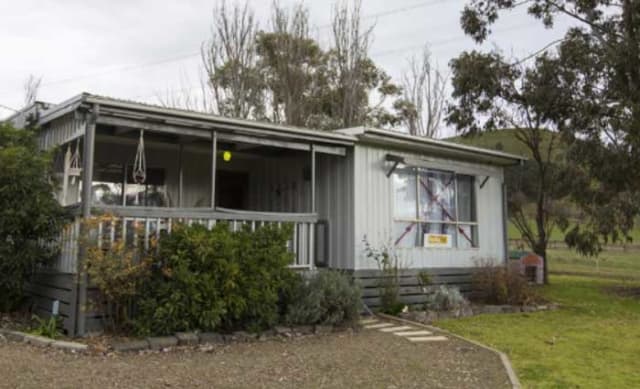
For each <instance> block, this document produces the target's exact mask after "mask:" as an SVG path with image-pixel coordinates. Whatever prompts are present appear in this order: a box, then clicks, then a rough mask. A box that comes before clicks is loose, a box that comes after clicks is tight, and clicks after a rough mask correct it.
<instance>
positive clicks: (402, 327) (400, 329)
mask: <svg viewBox="0 0 640 389" xmlns="http://www.w3.org/2000/svg"><path fill="white" fill-rule="evenodd" d="M411 329H413V328H412V327H408V326H399V327H387V328H381V329H380V331H382V332H396V331H406V330H411Z"/></svg>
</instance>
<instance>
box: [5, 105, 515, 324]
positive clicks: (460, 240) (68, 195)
mask: <svg viewBox="0 0 640 389" xmlns="http://www.w3.org/2000/svg"><path fill="white" fill-rule="evenodd" d="M11 120H13V121H14V122H15V123H17V124H24V123H31V124H33V125H35V126H37V127H38V128H39V129H40V132H39V134H40V138H39V141H40V146H41V147H42V148H43V149H53V148H55V149H56V150H57V151H56V158H55V169H54V170H55V174H56V176H57V177H58V179H59V182H60V183H61V185H60V190H59V192H58V193H57V194H56V196H57V198H58V199H59V201H60V202H61V203H62V204H63V205H65V206H68V207H70V208H71V209H72V210H73V212H74V215H75V217H76V219H75V222H73V223H72V224H71V225H70V226H69V227H68V228H67V229H66V230H65V231H64V232H63V234H62V236H61V244H62V250H61V254H60V256H59V258H58V259H57V261H56V262H55V263H54V264H53V265H52V266H51V268H50V269H47V271H43V272H42V273H41V274H38V276H37V277H36V278H35V280H34V282H33V283H32V284H31V286H30V291H31V293H32V295H33V296H34V301H35V303H36V306H37V308H38V309H39V310H40V311H41V312H43V313H46V312H50V310H51V306H52V302H53V301H55V300H58V301H59V306H60V314H61V315H62V316H63V317H64V323H65V328H66V329H67V330H68V331H69V332H70V333H73V334H80V335H82V334H85V333H86V332H89V331H92V330H95V329H97V328H99V327H100V326H101V321H100V317H99V313H97V312H93V313H92V312H91V311H90V310H85V309H80V307H84V306H86V302H87V301H88V299H90V296H91V293H92V290H91V288H90V286H87V280H86V275H85V274H84V272H82V271H80V269H82V260H83V258H82V253H81V252H80V247H79V245H78V235H79V228H80V220H81V219H82V218H88V217H90V216H91V215H93V214H98V213H104V212H108V213H110V214H113V215H116V216H117V217H118V220H117V221H115V222H111V223H100V225H99V227H98V230H99V231H98V232H99V233H98V244H107V243H108V241H113V240H114V239H118V237H125V239H127V240H128V241H137V239H136V238H142V239H141V242H143V244H145V245H148V244H149V241H150V239H153V238H154V237H159V236H160V233H161V231H167V232H170V231H171V228H172V225H174V224H175V223H177V222H183V223H203V224H205V225H208V226H211V225H213V224H214V223H216V222H219V221H226V222H228V223H229V225H230V226H231V228H238V227H239V226H240V225H241V224H249V225H250V226H251V228H258V227H259V226H260V225H262V224H264V223H293V224H294V226H295V228H294V232H293V236H292V237H291V241H290V249H291V250H292V252H293V253H294V254H295V255H294V261H293V263H292V264H291V266H292V267H294V268H297V269H308V270H312V269H314V268H316V267H328V268H332V269H342V270H345V271H349V272H351V273H352V274H353V275H354V277H355V278H357V279H360V281H361V282H362V284H363V286H364V299H365V302H366V303H367V304H369V305H373V306H375V304H376V303H377V301H378V296H377V293H378V292H377V288H376V287H375V286H376V285H377V281H378V278H379V276H380V272H379V271H378V268H377V264H376V262H375V261H373V260H372V259H371V258H369V257H367V256H366V254H365V251H364V247H365V240H366V242H367V243H368V244H369V245H371V247H375V248H381V247H387V248H388V249H389V250H392V251H393V252H394V253H396V254H397V257H398V259H399V262H400V264H401V265H402V268H403V269H404V270H403V272H402V274H401V276H402V277H403V278H402V285H403V286H404V287H403V288H402V289H401V292H402V294H403V298H404V299H405V301H407V302H408V303H413V302H418V301H419V300H420V299H421V298H423V296H422V295H421V294H420V290H419V288H418V285H417V283H416V278H417V277H416V274H417V272H418V271H420V270H423V269H427V270H428V271H429V272H430V273H431V274H432V275H433V276H434V277H435V278H436V279H437V282H441V283H453V284H457V285H460V286H461V287H463V288H464V287H465V286H466V287H468V285H469V278H470V272H471V269H472V268H473V266H474V265H475V264H476V261H478V260H480V259H484V260H491V261H494V262H496V263H503V262H505V261H506V260H507V257H508V256H507V239H506V222H505V220H506V208H505V186H504V180H503V169H504V167H506V166H510V165H514V164H518V163H520V162H521V161H522V158H521V157H519V156H514V155H510V154H506V153H503V152H499V151H493V150H485V149H480V148H474V147H469V146H464V145H460V144H455V143H449V142H445V141H439V140H434V139H426V138H419V137H414V136H409V135H406V134H402V133H398V132H390V131H384V130H379V129H373V128H365V127H359V128H349V129H344V130H337V131H316V130H311V129H302V128H294V127H289V126H282V125H275V124H270V123H260V122H255V121H249V120H238V119H230V118H223V117H219V116H214V115H210V114H204V113H198V112H190V111H185V110H179V109H170V108H163V107H158V106H153V105H147V104H141V103H137V102H130V101H124V100H119V99H113V98H108V97H102V96H96V95H91V94H87V93H84V94H81V95H78V96H76V97H73V98H71V99H69V100H67V101H65V102H63V103H60V104H56V105H52V104H44V103H36V104H35V105H34V106H32V107H30V108H28V109H25V110H23V111H22V112H21V113H19V114H16V115H14V117H12V118H11ZM134 225H138V226H143V230H142V231H143V234H144V235H143V236H142V237H139V236H138V237H136V236H134V235H135V234H138V232H137V231H138V229H136V228H134Z"/></svg>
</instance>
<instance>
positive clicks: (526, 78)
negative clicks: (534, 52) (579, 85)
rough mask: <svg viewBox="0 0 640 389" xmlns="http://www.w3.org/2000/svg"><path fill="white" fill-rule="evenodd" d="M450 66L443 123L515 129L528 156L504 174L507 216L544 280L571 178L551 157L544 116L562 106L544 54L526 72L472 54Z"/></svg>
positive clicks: (494, 57)
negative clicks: (532, 254) (450, 88)
mask: <svg viewBox="0 0 640 389" xmlns="http://www.w3.org/2000/svg"><path fill="white" fill-rule="evenodd" d="M451 68H452V71H453V77H452V86H453V94H452V97H453V99H454V100H453V103H452V104H451V105H450V106H449V112H448V117H447V121H448V122H449V123H450V124H453V125H455V126H456V129H457V130H458V131H461V132H463V133H465V134H471V135H473V134H477V133H479V132H482V131H492V130H497V129H500V128H505V127H509V128H514V129H515V130H514V131H515V138H516V139H517V140H518V142H520V143H521V144H522V145H523V146H524V147H525V148H526V150H527V151H528V152H529V156H530V157H531V162H528V163H527V164H526V165H525V166H524V168H522V169H518V170H517V171H515V172H514V171H513V170H512V171H510V172H509V173H511V174H508V175H507V179H508V180H509V178H510V180H509V181H510V182H511V185H512V188H511V191H510V196H509V217H510V219H511V221H512V222H513V224H514V225H515V226H516V228H518V230H519V231H520V233H521V235H522V237H523V239H524V240H525V242H526V243H527V244H528V245H529V247H530V248H531V250H533V251H534V252H535V253H536V254H538V255H540V256H541V257H543V258H544V261H545V266H544V270H545V277H544V279H545V282H547V263H546V261H547V258H546V257H547V246H548V244H549V238H550V237H551V233H552V231H553V229H554V228H556V227H560V228H561V229H563V230H564V229H566V228H567V217H566V216H567V215H566V212H565V211H566V207H564V206H562V205H561V203H560V202H561V201H562V200H563V199H564V198H566V197H567V196H568V195H569V193H570V189H571V183H572V182H575V178H576V177H574V176H573V175H572V174H571V172H570V165H567V164H564V163H562V162H563V161H562V160H561V159H559V158H556V157H557V147H558V145H559V143H560V139H559V138H560V135H559V133H558V128H557V123H556V121H555V120H554V118H553V117H550V116H549V115H547V113H548V112H549V111H550V109H551V108H550V107H552V106H554V105H559V104H561V103H562V101H561V96H558V95H557V94H556V93H555V92H556V90H555V88H554V87H553V83H554V74H555V73H554V68H553V66H552V64H551V62H549V60H548V58H547V57H546V56H541V57H540V58H537V59H536V62H535V67H528V68H527V67H520V66H517V65H514V64H512V63H509V62H508V61H507V60H506V59H505V58H503V56H502V55H500V54H499V53H496V52H492V53H487V54H484V53H479V52H477V51H473V52H464V53H462V54H461V55H460V56H459V57H458V58H456V59H454V60H452V61H451ZM514 173H515V177H514ZM530 204H533V212H531V213H532V214H533V218H531V217H530V212H529V209H528V207H529V205H530ZM531 219H533V223H532V222H531Z"/></svg>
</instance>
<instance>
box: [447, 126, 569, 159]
mask: <svg viewBox="0 0 640 389" xmlns="http://www.w3.org/2000/svg"><path fill="white" fill-rule="evenodd" d="M542 134H543V135H542V138H543V141H542V145H543V147H546V146H547V145H548V144H549V140H550V139H551V131H546V130H543V133H542ZM445 140H447V141H450V142H455V143H461V144H465V145H468V146H475V147H482V148H485V149H492V150H500V151H504V152H507V153H511V154H517V155H522V156H525V157H528V158H530V157H531V152H530V151H529V149H528V148H527V147H526V146H525V145H524V144H522V142H520V141H519V140H518V139H517V138H516V130H515V129H505V130H498V131H491V132H484V133H481V134H478V135H461V136H455V137H452V138H448V139H445ZM565 151H566V146H565V145H564V144H562V143H559V144H558V146H557V147H556V148H555V152H554V156H560V155H561V154H564V152H565Z"/></svg>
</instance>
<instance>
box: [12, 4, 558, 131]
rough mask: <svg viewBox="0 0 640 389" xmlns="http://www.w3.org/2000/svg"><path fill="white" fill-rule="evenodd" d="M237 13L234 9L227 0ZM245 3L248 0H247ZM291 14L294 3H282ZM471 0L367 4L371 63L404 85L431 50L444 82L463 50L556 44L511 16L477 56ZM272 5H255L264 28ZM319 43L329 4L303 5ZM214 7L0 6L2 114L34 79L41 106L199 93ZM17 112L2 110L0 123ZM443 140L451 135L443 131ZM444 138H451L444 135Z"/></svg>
mask: <svg viewBox="0 0 640 389" xmlns="http://www.w3.org/2000/svg"><path fill="white" fill-rule="evenodd" d="M228 1H230V2H231V3H233V2H234V1H233V0H228ZM241 1H242V2H244V0H241ZM280 2H281V4H283V5H289V4H294V3H295V0H280ZM465 2H466V1H465V0H422V1H420V0H394V1H389V0H386V1H385V0H363V1H362V16H363V21H364V23H365V24H366V25H373V26H374V40H373V44H372V47H371V50H370V56H371V57H372V58H373V59H374V61H375V62H376V63H377V64H378V65H379V66H381V67H382V68H384V69H385V70H386V71H387V73H388V74H389V75H391V76H392V77H393V78H394V79H395V80H397V81H399V80H400V77H401V75H402V73H403V72H404V71H405V69H406V68H407V61H408V59H409V58H410V57H411V56H416V55H419V54H420V53H421V51H422V50H423V47H424V46H425V45H427V46H428V47H429V49H430V51H431V53H432V59H433V61H434V62H436V63H437V64H438V66H439V67H440V68H441V70H442V71H443V72H447V64H448V63H449V61H450V60H451V59H452V58H455V57H456V56H458V55H459V54H460V53H461V52H463V51H465V50H472V49H474V48H475V49H482V50H490V49H492V48H499V49H500V50H502V51H503V52H504V53H505V54H507V55H512V56H513V57H516V58H518V57H524V56H526V55H528V54H530V53H533V52H535V51H537V50H539V49H541V48H542V47H544V46H545V45H546V44H547V43H549V42H551V41H553V40H555V39H558V38H560V37H561V36H562V35H563V32H564V31H565V29H566V26H568V21H564V20H559V21H558V23H557V24H556V27H555V28H554V29H553V30H547V29H545V28H544V27H542V25H541V23H540V22H538V21H536V20H534V19H532V18H531V17H530V16H528V15H527V14H526V13H525V12H524V10H522V11H514V12H512V13H510V14H508V15H507V16H506V17H504V18H502V20H500V21H499V22H498V23H497V24H496V25H495V26H494V34H493V35H492V37H491V39H490V40H489V41H488V42H486V43H484V44H483V45H482V46H477V45H476V44H474V42H473V41H472V40H471V38H469V37H467V36H465V35H464V34H463V32H462V30H461V28H460V24H459V17H460V12H461V10H462V9H463V7H464V4H465ZM271 3H272V2H271V0H249V4H250V6H251V7H252V8H253V10H254V12H255V15H256V19H257V20H258V21H259V23H260V25H261V26H263V27H265V28H266V27H267V26H268V18H269V15H270V5H271ZM304 3H305V4H306V5H307V7H308V8H309V12H310V18H311V22H312V24H313V26H314V27H315V28H314V32H313V34H314V36H315V37H316V38H317V39H318V40H319V41H320V42H321V43H322V44H327V43H328V42H329V34H330V30H329V29H328V28H327V24H328V23H330V20H331V13H332V8H333V3H334V2H333V1H321V0H306V1H305V2H304ZM215 4H216V1H214V0H162V1H158V0H153V1H151V0H110V1H98V0H21V1H9V0H4V1H2V2H0V15H2V16H3V17H2V23H0V52H1V53H2V60H1V61H0V106H5V107H9V108H13V109H19V108H21V107H22V106H23V101H24V87H23V85H24V82H25V80H26V79H27V78H28V77H29V75H34V76H37V77H41V78H42V85H41V88H40V91H39V94H38V99H39V100H42V101H47V102H51V103H58V102H61V101H63V100H65V99H68V98H70V97H73V96H75V95H77V94H79V93H81V92H89V93H94V94H100V95H106V96H112V97H117V98H123V99H130V100H138V101H144V102H148V103H158V102H159V98H166V97H167V96H168V95H171V94H174V93H183V92H181V91H182V90H184V89H185V88H186V89H188V90H189V89H190V88H192V89H191V90H193V91H194V93H195V91H197V89H198V87H199V79H200V74H201V71H202V70H201V64H200V55H199V49H200V45H201V44H202V42H203V41H205V40H206V39H207V38H208V36H209V34H210V25H211V20H212V10H213V8H214V6H215ZM11 113H12V111H11V110H9V109H6V108H2V107H0V118H2V117H6V116H8V115H9V114H11ZM445 132H446V131H445ZM444 135H447V134H444Z"/></svg>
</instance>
